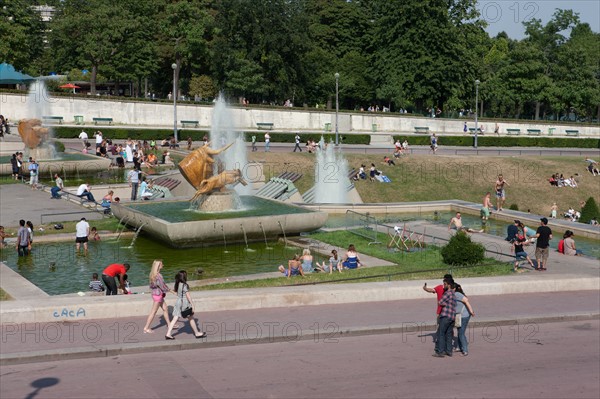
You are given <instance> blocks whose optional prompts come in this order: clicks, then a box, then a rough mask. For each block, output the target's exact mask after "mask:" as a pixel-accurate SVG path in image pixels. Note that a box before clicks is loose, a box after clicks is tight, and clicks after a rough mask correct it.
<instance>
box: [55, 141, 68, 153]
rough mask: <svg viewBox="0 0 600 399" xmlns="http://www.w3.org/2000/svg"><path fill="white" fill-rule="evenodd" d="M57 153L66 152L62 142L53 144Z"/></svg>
mask: <svg viewBox="0 0 600 399" xmlns="http://www.w3.org/2000/svg"><path fill="white" fill-rule="evenodd" d="M52 144H53V145H54V149H55V150H56V152H65V145H64V144H63V143H62V141H58V140H54V141H53V143H52Z"/></svg>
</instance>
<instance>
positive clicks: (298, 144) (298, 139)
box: [294, 133, 302, 152]
mask: <svg viewBox="0 0 600 399" xmlns="http://www.w3.org/2000/svg"><path fill="white" fill-rule="evenodd" d="M294 141H295V142H296V146H295V147H294V152H296V150H300V152H302V148H300V135H299V134H298V133H296V136H295V137H294Z"/></svg>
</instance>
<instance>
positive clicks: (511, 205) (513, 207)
mask: <svg viewBox="0 0 600 399" xmlns="http://www.w3.org/2000/svg"><path fill="white" fill-rule="evenodd" d="M508 209H510V210H511V211H518V210H519V205H517V204H510V206H509V207H508Z"/></svg>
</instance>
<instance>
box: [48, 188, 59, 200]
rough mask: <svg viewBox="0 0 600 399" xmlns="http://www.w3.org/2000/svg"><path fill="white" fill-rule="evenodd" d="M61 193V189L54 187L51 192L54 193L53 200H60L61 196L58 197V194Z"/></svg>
mask: <svg viewBox="0 0 600 399" xmlns="http://www.w3.org/2000/svg"><path fill="white" fill-rule="evenodd" d="M59 191H60V187H58V186H54V187H52V188H51V189H50V192H51V193H52V198H60V195H58V192H59Z"/></svg>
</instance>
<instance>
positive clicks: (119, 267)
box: [102, 263, 130, 295]
mask: <svg viewBox="0 0 600 399" xmlns="http://www.w3.org/2000/svg"><path fill="white" fill-rule="evenodd" d="M129 268H130V266H129V263H123V264H121V263H113V264H111V265H108V266H107V267H106V268H105V269H104V270H103V271H102V281H104V285H105V286H106V295H117V283H116V278H117V276H118V277H119V288H120V289H122V290H123V292H125V275H126V274H127V271H128V270H129Z"/></svg>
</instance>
